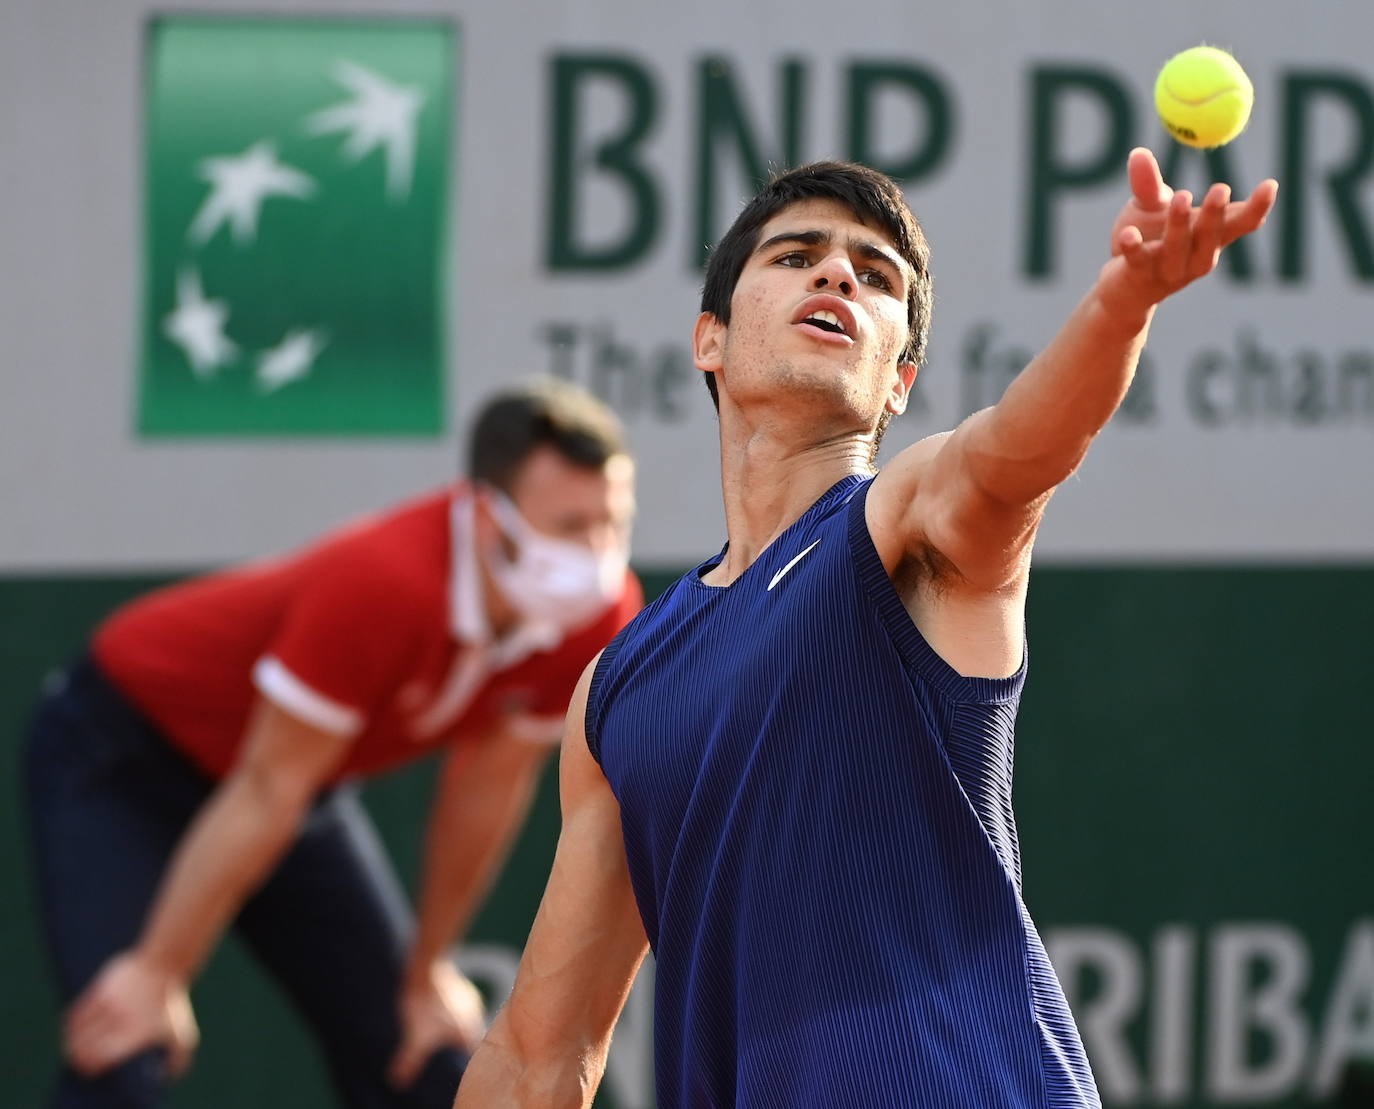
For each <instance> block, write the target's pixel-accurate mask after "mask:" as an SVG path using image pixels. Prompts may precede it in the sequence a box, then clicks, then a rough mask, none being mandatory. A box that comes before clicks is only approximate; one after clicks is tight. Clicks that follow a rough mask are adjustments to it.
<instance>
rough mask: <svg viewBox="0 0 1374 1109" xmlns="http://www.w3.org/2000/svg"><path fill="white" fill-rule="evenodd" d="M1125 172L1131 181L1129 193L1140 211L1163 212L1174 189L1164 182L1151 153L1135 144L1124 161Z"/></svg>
mask: <svg viewBox="0 0 1374 1109" xmlns="http://www.w3.org/2000/svg"><path fill="white" fill-rule="evenodd" d="M1126 173H1127V176H1128V177H1129V178H1130V182H1131V195H1132V196H1133V197H1134V198H1135V203H1136V205H1137V206H1138V207H1139V208H1140V209H1141V211H1144V212H1163V211H1164V210H1165V209H1166V208H1167V207H1168V206H1169V201H1170V200H1171V199H1172V198H1173V195H1174V191H1173V189H1171V188H1169V186H1168V185H1166V184H1165V183H1164V175H1163V174H1162V173H1160V171H1159V163H1158V162H1157V161H1155V156H1154V154H1153V153H1151V152H1150V151H1149V150H1147V149H1146V148H1145V147H1143V146H1137V147H1136V148H1135V149H1134V150H1132V151H1131V154H1130V157H1129V158H1128V159H1127V161H1126Z"/></svg>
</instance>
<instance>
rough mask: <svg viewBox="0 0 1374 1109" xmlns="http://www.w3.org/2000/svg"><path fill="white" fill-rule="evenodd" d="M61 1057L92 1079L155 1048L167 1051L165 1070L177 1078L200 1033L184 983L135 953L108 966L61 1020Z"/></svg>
mask: <svg viewBox="0 0 1374 1109" xmlns="http://www.w3.org/2000/svg"><path fill="white" fill-rule="evenodd" d="M62 1038H63V1053H64V1054H65V1055H66V1057H67V1060H68V1061H69V1062H70V1063H71V1065H72V1066H73V1067H74V1068H75V1069H76V1070H77V1071H79V1072H80V1073H82V1074H84V1075H86V1076H88V1077H94V1076H95V1075H98V1074H101V1073H103V1072H104V1071H106V1070H109V1068H111V1067H114V1066H118V1065H119V1064H120V1063H122V1062H124V1061H125V1060H126V1059H129V1058H132V1057H133V1056H135V1055H137V1054H139V1053H140V1052H142V1051H146V1050H148V1049H149V1048H153V1047H165V1048H166V1049H167V1070H168V1073H169V1074H170V1076H171V1077H172V1078H178V1077H180V1076H181V1075H182V1074H183V1073H184V1072H185V1070H186V1068H187V1067H188V1066H190V1063H191V1056H192V1055H193V1054H194V1053H195V1050H196V1045H197V1044H198V1043H199V1042H200V1029H199V1028H197V1027H196V1018H195V1014H194V1013H193V1012H192V1011H191V998H190V996H189V995H188V993H187V991H186V984H185V983H184V982H181V981H179V980H177V979H176V978H175V977H173V976H172V975H170V974H168V973H166V972H165V971H163V970H161V969H159V968H157V967H155V966H154V965H152V964H151V963H149V962H148V961H147V960H146V959H144V958H143V957H142V956H140V955H139V953H138V952H137V951H126V952H124V953H123V954H120V955H116V956H115V957H114V958H113V959H111V960H110V961H109V962H107V963H106V964H105V965H104V967H102V968H101V970H100V972H99V973H98V974H97V975H96V976H95V978H94V979H93V980H92V982H91V984H90V985H89V986H87V987H86V989H85V990H84V991H83V992H82V994H81V996H79V997H78V998H77V999H76V1000H75V1001H73V1002H72V1004H71V1006H70V1007H69V1008H68V1009H67V1013H66V1016H65V1018H64V1019H63V1036H62Z"/></svg>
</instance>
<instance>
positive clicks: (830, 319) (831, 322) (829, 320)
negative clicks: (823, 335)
mask: <svg viewBox="0 0 1374 1109" xmlns="http://www.w3.org/2000/svg"><path fill="white" fill-rule="evenodd" d="M801 322H802V323H809V324H810V325H811V326H812V327H818V328H820V329H821V330H822V331H828V332H830V333H831V334H832V335H848V334H849V332H847V331H845V329H844V324H842V323H841V322H840V317H839V316H837V315H836V314H835V313H834V312H812V313H811V315H809V316H807V317H806V318H805V319H804V320H802V321H801Z"/></svg>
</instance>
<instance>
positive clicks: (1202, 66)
mask: <svg viewBox="0 0 1374 1109" xmlns="http://www.w3.org/2000/svg"><path fill="white" fill-rule="evenodd" d="M1254 102H1255V89H1254V86H1253V85H1251V84H1250V78H1249V77H1247V76H1246V74H1245V70H1243V69H1241V67H1240V62H1238V61H1236V59H1235V58H1233V57H1231V55H1230V54H1228V53H1227V52H1226V51H1225V50H1218V49H1217V48H1216V47H1215V46H1194V47H1193V48H1192V49H1190V50H1185V51H1183V53H1181V54H1175V55H1174V56H1173V57H1172V58H1170V59H1169V60H1168V61H1167V62H1165V63H1164V68H1163V69H1161V70H1160V71H1159V78H1158V79H1157V80H1156V81H1155V109H1156V110H1157V111H1158V112H1159V118H1160V120H1161V121H1163V123H1164V126H1165V127H1166V128H1168V131H1169V134H1171V135H1173V137H1174V138H1176V139H1177V140H1178V141H1179V142H1181V143H1186V144H1187V145H1188V146H1200V147H1204V148H1206V147H1213V146H1224V145H1225V144H1226V143H1228V142H1230V141H1231V140H1232V139H1234V138H1235V137H1236V136H1237V135H1239V134H1240V133H1241V132H1242V131H1243V130H1245V125H1246V123H1248V122H1249V120H1250V108H1251V106H1252V105H1253V104H1254Z"/></svg>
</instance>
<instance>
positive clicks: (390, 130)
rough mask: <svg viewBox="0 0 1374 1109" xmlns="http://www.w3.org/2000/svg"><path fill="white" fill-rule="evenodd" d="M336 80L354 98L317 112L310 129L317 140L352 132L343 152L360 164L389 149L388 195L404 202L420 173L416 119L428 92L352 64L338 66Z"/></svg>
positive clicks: (387, 161)
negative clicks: (368, 156) (380, 148)
mask: <svg viewBox="0 0 1374 1109" xmlns="http://www.w3.org/2000/svg"><path fill="white" fill-rule="evenodd" d="M334 79H335V80H336V81H338V82H339V84H341V85H343V86H344V87H345V88H348V89H350V90H351V91H352V93H353V99H352V100H346V101H344V102H343V103H342V104H335V105H334V106H333V107H332V108H323V109H321V110H320V111H318V112H315V113H314V114H313V115H311V116H310V117H309V118H308V119H306V121H305V127H306V130H307V131H309V132H310V133H311V134H312V135H323V134H327V133H329V132H331V131H346V132H348V141H347V142H346V143H344V148H343V152H344V155H345V157H347V158H348V159H349V160H350V161H354V162H356V161H358V160H359V159H360V158H362V157H363V156H364V155H366V154H368V153H370V152H371V151H373V150H375V149H376V148H377V147H378V146H384V147H385V148H386V191H387V195H388V196H389V197H390V198H391V199H392V200H404V199H405V198H406V197H407V196H409V195H410V182H411V177H412V176H413V174H414V170H415V132H416V119H415V117H416V116H417V115H418V114H419V111H420V108H421V106H422V105H423V104H424V102H425V96H424V93H422V92H421V91H420V90H419V89H418V88H416V87H414V86H412V85H397V84H393V83H392V82H390V81H388V80H387V79H386V78H384V77H382V76H380V75H379V74H376V73H374V72H372V71H371V70H369V69H364V68H363V67H362V66H360V65H358V64H357V63H356V62H350V61H346V60H341V61H339V62H336V63H335V65H334Z"/></svg>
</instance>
